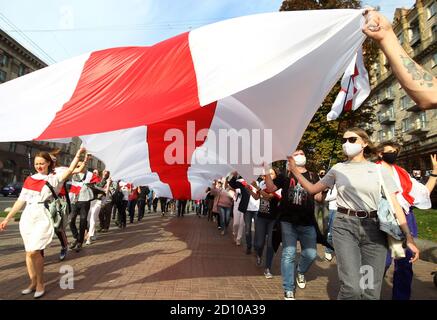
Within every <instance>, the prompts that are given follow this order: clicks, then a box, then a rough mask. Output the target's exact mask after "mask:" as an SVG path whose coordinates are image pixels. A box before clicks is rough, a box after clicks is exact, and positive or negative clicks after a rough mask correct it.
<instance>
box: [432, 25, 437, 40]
mask: <svg viewBox="0 0 437 320" xmlns="http://www.w3.org/2000/svg"><path fill="white" fill-rule="evenodd" d="M431 36H432V37H433V38H434V39H437V24H435V25H433V26H432V27H431Z"/></svg>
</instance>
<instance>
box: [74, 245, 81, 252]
mask: <svg viewBox="0 0 437 320" xmlns="http://www.w3.org/2000/svg"><path fill="white" fill-rule="evenodd" d="M81 249H82V243H78V244H77V246H76V249H75V251H76V252H79V251H80V250H81Z"/></svg>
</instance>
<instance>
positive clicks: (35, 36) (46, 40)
mask: <svg viewBox="0 0 437 320" xmlns="http://www.w3.org/2000/svg"><path fill="white" fill-rule="evenodd" d="M281 3H282V0H196V1H195V0H171V1H170V0H38V1H30V0H14V1H11V0H0V28H1V29H3V30H5V31H7V32H8V33H9V34H10V35H12V36H13V37H14V38H15V39H16V40H18V41H19V42H20V43H21V44H23V45H24V46H25V47H26V48H28V49H29V50H31V51H32V52H33V53H35V54H36V55H37V56H39V57H40V58H42V59H43V60H44V61H46V62H48V63H49V64H51V63H53V61H62V60H64V59H67V58H70V57H73V56H77V55H79V54H82V53H85V52H90V51H94V50H99V49H105V48H110V47H118V46H142V45H151V44H154V43H156V42H159V41H161V40H164V39H167V38H169V37H171V36H174V35H177V34H179V33H181V32H185V31H188V30H191V29H193V28H196V27H199V26H201V25H204V24H208V23H212V22H215V21H219V20H224V19H226V18H232V17H237V16H243V15H248V14H254V13H261V12H274V11H278V9H279V7H280V5H281ZM363 4H368V5H379V6H380V7H381V12H382V13H383V14H384V15H386V16H387V17H388V18H389V19H390V20H391V19H392V18H393V13H394V10H395V8H396V7H402V6H405V7H407V8H410V7H411V6H412V5H413V4H414V0H364V1H363ZM8 22H9V23H8ZM11 23H12V24H13V26H11ZM17 31H21V32H17ZM29 39H30V40H29Z"/></svg>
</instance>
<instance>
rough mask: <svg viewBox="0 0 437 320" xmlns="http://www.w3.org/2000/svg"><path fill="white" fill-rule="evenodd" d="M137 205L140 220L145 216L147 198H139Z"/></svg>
mask: <svg viewBox="0 0 437 320" xmlns="http://www.w3.org/2000/svg"><path fill="white" fill-rule="evenodd" d="M137 206H138V221H140V220H141V219H143V218H144V211H145V209H146V200H145V199H140V200H138V202H137Z"/></svg>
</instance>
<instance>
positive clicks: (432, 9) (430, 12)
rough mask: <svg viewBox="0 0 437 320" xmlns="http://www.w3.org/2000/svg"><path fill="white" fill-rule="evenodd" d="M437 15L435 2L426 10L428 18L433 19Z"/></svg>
mask: <svg viewBox="0 0 437 320" xmlns="http://www.w3.org/2000/svg"><path fill="white" fill-rule="evenodd" d="M436 13H437V4H436V3H435V2H434V3H433V4H431V5H430V6H429V7H428V8H426V17H427V18H428V19H431V18H432V17H433V16H434V15H435V14H436Z"/></svg>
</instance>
